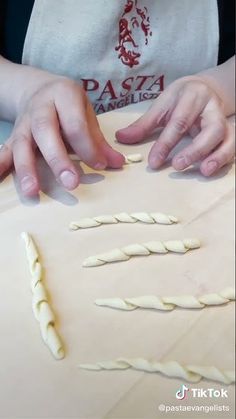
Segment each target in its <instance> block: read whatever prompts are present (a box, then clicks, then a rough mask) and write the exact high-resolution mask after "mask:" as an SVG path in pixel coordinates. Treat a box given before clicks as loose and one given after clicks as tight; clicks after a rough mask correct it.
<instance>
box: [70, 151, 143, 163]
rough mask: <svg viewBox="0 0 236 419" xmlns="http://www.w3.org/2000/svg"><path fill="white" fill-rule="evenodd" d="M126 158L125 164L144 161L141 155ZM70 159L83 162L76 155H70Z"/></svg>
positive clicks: (130, 155)
mask: <svg viewBox="0 0 236 419" xmlns="http://www.w3.org/2000/svg"><path fill="white" fill-rule="evenodd" d="M124 158H125V164H132V163H139V162H140V161H142V160H143V156H142V154H140V153H135V154H127V155H124ZM70 159H71V160H75V161H78V160H79V161H80V160H81V159H80V157H79V156H77V155H76V154H70Z"/></svg>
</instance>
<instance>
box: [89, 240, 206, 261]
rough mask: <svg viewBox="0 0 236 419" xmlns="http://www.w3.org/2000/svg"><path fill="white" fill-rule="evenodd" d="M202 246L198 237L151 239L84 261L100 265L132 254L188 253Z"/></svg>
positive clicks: (121, 259)
mask: <svg viewBox="0 0 236 419" xmlns="http://www.w3.org/2000/svg"><path fill="white" fill-rule="evenodd" d="M199 247H200V242H199V240H198V239H184V240H169V241H163V242H162V241H151V242H147V243H143V244H136V243H135V244H131V245H128V246H125V247H122V248H121V249H113V250H110V251H108V252H106V253H103V254H100V255H96V256H90V257H88V258H87V259H85V261H84V262H83V266H85V267H92V266H100V265H104V264H105V263H111V262H123V261H126V260H129V259H130V258H131V257H132V256H149V255H151V253H162V254H163V253H168V252H177V253H186V252H187V251H188V250H190V249H197V248H199Z"/></svg>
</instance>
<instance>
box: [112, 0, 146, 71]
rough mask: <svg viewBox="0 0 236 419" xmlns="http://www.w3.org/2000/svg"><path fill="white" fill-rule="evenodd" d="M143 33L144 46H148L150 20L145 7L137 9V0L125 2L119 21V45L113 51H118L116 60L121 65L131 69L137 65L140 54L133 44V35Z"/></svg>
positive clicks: (136, 45) (137, 47)
mask: <svg viewBox="0 0 236 419" xmlns="http://www.w3.org/2000/svg"><path fill="white" fill-rule="evenodd" d="M137 31H141V32H143V36H144V39H145V45H147V44H148V40H149V37H150V36H152V32H151V31H150V18H149V16H148V10H147V8H146V7H143V8H141V7H139V6H138V0H127V1H126V4H125V7H124V13H123V15H122V17H121V19H120V20H119V44H118V45H117V46H116V48H115V50H116V51H119V55H118V58H119V59H120V60H121V61H122V63H123V64H125V65H128V66H129V67H131V68H132V67H133V66H134V65H138V64H139V58H140V57H141V54H140V52H139V45H138V44H137V43H136V42H135V33H136V32H137Z"/></svg>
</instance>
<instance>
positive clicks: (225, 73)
mask: <svg viewBox="0 0 236 419" xmlns="http://www.w3.org/2000/svg"><path fill="white" fill-rule="evenodd" d="M196 75H197V76H199V77H201V79H202V80H205V81H206V83H207V84H208V85H209V86H210V87H212V88H213V90H214V91H215V92H216V93H217V95H218V96H219V97H220V99H221V100H222V102H223V104H224V112H225V115H226V116H230V115H232V114H234V113H235V56H234V57H232V58H230V59H229V60H228V61H226V62H225V63H223V64H221V65H219V66H217V67H214V68H210V69H208V70H204V71H202V72H200V73H198V74H196Z"/></svg>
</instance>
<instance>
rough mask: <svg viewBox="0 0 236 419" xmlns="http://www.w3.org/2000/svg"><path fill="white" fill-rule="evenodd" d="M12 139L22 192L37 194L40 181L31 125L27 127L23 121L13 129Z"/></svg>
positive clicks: (28, 194)
mask: <svg viewBox="0 0 236 419" xmlns="http://www.w3.org/2000/svg"><path fill="white" fill-rule="evenodd" d="M11 141H12V151H13V160H14V166H15V170H16V176H17V178H18V180H19V183H20V187H21V190H22V193H23V194H24V195H25V196H36V195H38V193H39V181H38V176H37V172H36V166H35V155H34V151H33V139H32V135H31V132H30V127H29V126H28V127H26V126H25V125H23V123H22V125H19V126H18V127H17V129H16V130H14V131H13V133H12V136H11Z"/></svg>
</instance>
